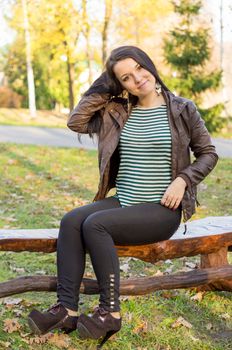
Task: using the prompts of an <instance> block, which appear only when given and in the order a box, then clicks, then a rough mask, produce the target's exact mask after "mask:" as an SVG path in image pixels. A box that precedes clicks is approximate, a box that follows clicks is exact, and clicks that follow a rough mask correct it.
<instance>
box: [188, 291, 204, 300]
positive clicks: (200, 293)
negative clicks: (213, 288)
mask: <svg viewBox="0 0 232 350" xmlns="http://www.w3.org/2000/svg"><path fill="white" fill-rule="evenodd" d="M202 297H203V293H202V292H198V293H197V294H195V295H193V296H192V297H191V298H190V299H191V300H194V301H202Z"/></svg>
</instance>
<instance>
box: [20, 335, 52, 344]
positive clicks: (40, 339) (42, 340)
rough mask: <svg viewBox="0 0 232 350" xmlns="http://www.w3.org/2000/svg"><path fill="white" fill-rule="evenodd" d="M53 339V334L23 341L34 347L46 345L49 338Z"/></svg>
mask: <svg viewBox="0 0 232 350" xmlns="http://www.w3.org/2000/svg"><path fill="white" fill-rule="evenodd" d="M51 337H52V333H47V334H45V335H41V336H40V337H39V336H36V337H32V338H22V340H23V341H24V342H25V343H27V344H29V345H33V344H45V343H46V342H47V341H48V339H49V338H51Z"/></svg>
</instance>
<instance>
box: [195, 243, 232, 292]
mask: <svg viewBox="0 0 232 350" xmlns="http://www.w3.org/2000/svg"><path fill="white" fill-rule="evenodd" d="M227 253H228V247H223V248H221V249H219V250H218V251H217V252H214V253H210V254H201V264H200V267H201V268H202V269H204V268H209V267H221V268H223V266H228V265H229V262H228V259H227ZM197 289H198V290H201V291H203V290H205V291H210V290H224V291H229V292H232V280H231V279H225V278H224V279H221V280H217V281H215V282H211V283H210V284H207V285H204V286H200V287H198V288H197Z"/></svg>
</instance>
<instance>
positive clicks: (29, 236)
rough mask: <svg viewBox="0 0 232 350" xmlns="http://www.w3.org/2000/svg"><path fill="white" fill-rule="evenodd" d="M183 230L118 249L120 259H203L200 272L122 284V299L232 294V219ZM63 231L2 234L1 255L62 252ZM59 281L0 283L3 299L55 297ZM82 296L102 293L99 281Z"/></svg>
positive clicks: (31, 278) (190, 225)
mask: <svg viewBox="0 0 232 350" xmlns="http://www.w3.org/2000/svg"><path fill="white" fill-rule="evenodd" d="M183 232H184V225H183V224H181V225H180V227H179V229H178V230H177V232H176V233H175V235H174V236H173V237H172V238H171V239H170V240H166V241H162V242H158V243H154V244H147V245H138V246H116V247H117V249H118V254H119V256H120V257H135V258H138V259H141V260H143V261H146V262H149V263H156V262H157V261H160V260H166V259H174V258H180V257H184V256H186V257H187V256H195V255H198V254H200V256H201V262H200V266H199V267H198V268H196V269H194V270H192V271H188V272H182V273H177V274H172V275H164V276H152V277H140V278H133V279H132V278H130V279H125V280H121V286H120V292H121V295H139V294H141V295H142V294H148V293H150V292H152V291H155V290H161V289H174V288H189V287H198V290H199V289H200V290H224V291H232V265H230V264H229V263H228V260H227V253H228V251H232V216H227V217H208V218H205V219H200V220H195V221H192V222H189V223H188V224H187V232H186V234H183ZM57 235H58V229H51V230H46V229H45V230H44V229H41V230H0V251H13V252H22V251H30V252H44V253H51V252H54V251H56V243H57ZM55 290H56V277H55V276H24V277H18V278H15V279H12V280H9V281H7V282H2V283H0V297H6V296H9V295H13V294H18V293H23V292H27V291H55ZM81 293H84V294H96V293H98V284H97V281H96V280H92V279H87V278H83V281H82V284H81Z"/></svg>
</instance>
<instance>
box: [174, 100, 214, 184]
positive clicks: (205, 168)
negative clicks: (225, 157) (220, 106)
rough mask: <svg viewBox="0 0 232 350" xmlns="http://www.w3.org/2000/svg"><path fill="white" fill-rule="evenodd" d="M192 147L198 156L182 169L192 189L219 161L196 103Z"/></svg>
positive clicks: (191, 123)
mask: <svg viewBox="0 0 232 350" xmlns="http://www.w3.org/2000/svg"><path fill="white" fill-rule="evenodd" d="M189 122H190V127H191V128H190V130H191V140H190V148H191V150H192V152H193V154H194V157H195V158H196V159H195V160H194V162H193V163H192V164H190V165H189V166H188V167H186V168H185V169H183V170H181V172H180V173H179V174H178V176H179V177H182V178H183V179H184V180H185V182H186V184H187V186H188V188H189V189H190V191H191V188H192V186H193V185H198V184H199V183H200V182H201V181H202V180H204V178H205V177H206V176H207V175H208V174H209V173H210V172H211V171H212V170H213V168H214V167H215V165H216V164H217V161H218V155H217V153H216V150H215V147H214V145H213V144H212V141H211V137H210V135H209V132H208V130H207V128H206V127H205V123H204V121H203V119H202V118H201V116H200V113H199V112H198V111H197V108H196V106H195V105H194V103H191V105H190V118H189Z"/></svg>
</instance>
